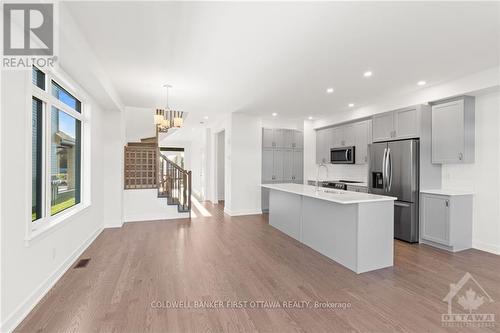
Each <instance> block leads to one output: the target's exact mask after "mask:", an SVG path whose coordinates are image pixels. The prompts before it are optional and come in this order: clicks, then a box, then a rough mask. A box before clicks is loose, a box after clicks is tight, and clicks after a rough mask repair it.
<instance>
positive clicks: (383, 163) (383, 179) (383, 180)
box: [382, 148, 387, 191]
mask: <svg viewBox="0 0 500 333" xmlns="http://www.w3.org/2000/svg"><path fill="white" fill-rule="evenodd" d="M386 154H387V148H384V157H382V183H383V184H382V185H383V188H384V191H385V190H386V188H387V181H386V180H385V156H386Z"/></svg>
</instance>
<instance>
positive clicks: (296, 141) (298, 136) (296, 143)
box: [292, 130, 304, 149]
mask: <svg viewBox="0 0 500 333" xmlns="http://www.w3.org/2000/svg"><path fill="white" fill-rule="evenodd" d="M292 148H294V149H303V148H304V132H302V131H295V130H294V131H293V147H292Z"/></svg>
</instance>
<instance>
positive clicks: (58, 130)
mask: <svg viewBox="0 0 500 333" xmlns="http://www.w3.org/2000/svg"><path fill="white" fill-rule="evenodd" d="M50 121H51V126H50V129H51V135H50V138H51V142H50V151H51V153H50V162H51V163H50V165H51V178H50V184H51V195H50V197H51V198H50V205H51V206H50V207H51V209H50V213H51V215H54V214H57V213H59V212H61V211H63V210H65V209H67V208H69V207H72V206H74V205H76V204H78V203H80V164H81V163H80V162H81V161H80V147H81V141H80V139H81V134H80V133H81V123H80V121H79V120H77V119H75V118H73V117H72V116H70V115H68V114H67V113H65V112H63V111H61V110H59V109H58V108H56V107H54V106H53V107H52V115H51V119H50Z"/></svg>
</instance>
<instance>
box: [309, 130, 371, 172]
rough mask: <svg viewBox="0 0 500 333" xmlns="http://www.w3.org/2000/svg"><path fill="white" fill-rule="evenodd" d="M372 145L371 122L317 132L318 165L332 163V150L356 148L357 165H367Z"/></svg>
mask: <svg viewBox="0 0 500 333" xmlns="http://www.w3.org/2000/svg"><path fill="white" fill-rule="evenodd" d="M369 143H371V134H370V121H369V120H366V121H359V122H355V123H349V124H346V125H342V126H336V127H330V128H323V129H319V130H317V131H316V163H317V164H319V163H330V149H331V148H339V147H350V146H354V147H355V154H356V157H355V163H356V164H365V163H366V161H367V153H368V144H369Z"/></svg>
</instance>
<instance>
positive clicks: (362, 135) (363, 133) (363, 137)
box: [349, 121, 371, 164]
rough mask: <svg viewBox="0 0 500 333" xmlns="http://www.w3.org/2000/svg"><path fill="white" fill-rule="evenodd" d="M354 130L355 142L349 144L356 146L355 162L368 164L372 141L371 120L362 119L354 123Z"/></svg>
mask: <svg viewBox="0 0 500 333" xmlns="http://www.w3.org/2000/svg"><path fill="white" fill-rule="evenodd" d="M352 130H353V132H354V139H353V144H349V145H350V146H355V147H356V148H355V154H356V157H355V159H354V162H355V163H356V164H366V163H367V162H368V144H369V143H371V142H370V139H369V132H370V128H369V122H368V121H361V122H357V123H354V125H353V126H352ZM350 142H351V141H350Z"/></svg>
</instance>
